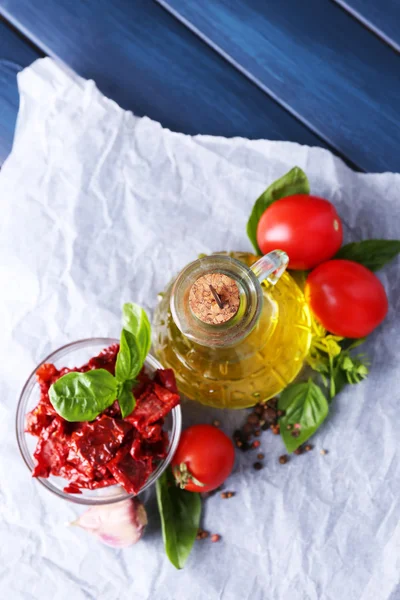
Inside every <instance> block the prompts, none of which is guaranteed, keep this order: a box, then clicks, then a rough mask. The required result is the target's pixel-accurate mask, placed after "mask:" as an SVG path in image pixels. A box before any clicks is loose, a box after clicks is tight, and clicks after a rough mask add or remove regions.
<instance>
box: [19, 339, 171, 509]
mask: <svg viewBox="0 0 400 600" xmlns="http://www.w3.org/2000/svg"><path fill="white" fill-rule="evenodd" d="M116 343H119V340H116V339H113V338H90V339H85V340H79V341H77V342H72V343H71V344H67V345H66V346H62V348H59V349H58V350H56V351H55V352H52V353H51V354H49V356H47V357H46V358H45V359H44V360H43V361H42V362H41V363H40V364H39V365H37V367H36V368H35V369H34V371H33V372H32V373H31V375H30V376H29V378H28V380H27V382H26V383H25V385H24V387H23V389H22V392H21V395H20V398H19V402H18V406H17V415H16V429H17V441H18V446H19V449H20V451H21V455H22V458H23V459H24V461H25V464H26V465H27V467H28V469H29V471H30V472H32V471H33V468H34V466H35V464H34V459H33V452H34V450H35V447H36V444H37V437H35V436H33V435H31V434H29V433H26V432H25V415H26V413H27V412H29V411H31V410H32V409H33V408H35V406H36V405H37V403H38V402H39V398H40V388H39V385H38V383H37V381H36V371H37V369H38V368H39V367H40V366H41V365H42V364H43V363H53V364H54V365H55V366H56V367H57V368H61V367H70V368H72V367H76V366H80V365H83V364H84V363H86V362H87V361H88V360H89V359H90V358H92V356H97V355H98V354H99V353H100V352H101V350H103V349H104V348H107V347H108V346H111V344H116ZM145 367H146V369H147V370H148V372H150V374H153V373H154V372H155V371H156V370H157V369H162V368H163V367H162V365H161V364H160V363H159V362H158V361H157V360H156V359H155V358H154V357H153V356H151V355H150V354H149V355H148V356H147V358H146V360H145ZM181 425H182V418H181V409H180V406H179V405H178V406H176V407H175V408H173V409H172V411H171V412H170V413H169V414H168V415H167V417H166V418H165V424H164V429H165V430H166V431H167V432H168V438H169V446H168V451H167V456H166V458H165V459H164V460H163V461H161V462H160V464H159V465H158V466H157V468H156V469H155V471H154V472H153V473H152V474H151V475H150V477H149V479H148V480H147V481H146V483H145V485H144V486H143V487H142V489H141V490H140V492H139V493H142V492H143V491H144V490H146V489H148V488H149V487H150V486H152V485H153V483H155V481H156V480H157V479H158V478H159V477H160V475H161V474H162V473H163V472H164V471H165V469H166V468H167V466H168V465H169V463H170V462H171V460H172V457H173V455H174V453H175V451H176V447H177V445H178V442H179V437H180V433H181ZM37 480H38V481H39V482H40V483H41V484H42V485H43V486H44V487H45V488H46V489H48V490H49V491H50V492H52V493H53V494H56V495H57V496H59V497H60V498H64V500H69V501H70V502H75V503H76V504H86V505H100V504H113V503H114V502H120V501H121V500H126V499H127V498H132V497H133V496H134V495H135V494H128V492H126V491H125V490H124V489H123V488H122V487H121V486H119V485H113V486H110V487H108V488H102V489H98V490H85V489H82V490H81V492H82V493H81V494H70V493H66V492H64V491H63V488H64V487H65V486H66V485H68V481H67V480H66V479H64V478H62V477H55V476H53V475H51V476H50V477H49V478H47V479H46V478H43V477H38V478H37Z"/></svg>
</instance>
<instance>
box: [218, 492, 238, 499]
mask: <svg viewBox="0 0 400 600" xmlns="http://www.w3.org/2000/svg"><path fill="white" fill-rule="evenodd" d="M234 495H235V492H222V494H221V498H223V499H224V500H226V499H227V498H233V496H234Z"/></svg>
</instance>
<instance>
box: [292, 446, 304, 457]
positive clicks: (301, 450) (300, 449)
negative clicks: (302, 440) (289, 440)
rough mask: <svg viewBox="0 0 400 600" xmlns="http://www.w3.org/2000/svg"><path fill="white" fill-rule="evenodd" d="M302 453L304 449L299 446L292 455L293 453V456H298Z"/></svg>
mask: <svg viewBox="0 0 400 600" xmlns="http://www.w3.org/2000/svg"><path fill="white" fill-rule="evenodd" d="M303 452H304V448H303V446H299V447H298V448H297V449H296V450H295V451H294V453H295V454H297V455H299V454H303Z"/></svg>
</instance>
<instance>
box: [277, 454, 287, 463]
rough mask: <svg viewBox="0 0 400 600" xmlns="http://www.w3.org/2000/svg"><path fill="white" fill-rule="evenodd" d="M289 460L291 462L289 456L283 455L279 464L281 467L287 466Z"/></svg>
mask: <svg viewBox="0 0 400 600" xmlns="http://www.w3.org/2000/svg"><path fill="white" fill-rule="evenodd" d="M288 460H289V457H288V455H287V454H282V456H280V457H279V462H280V464H281V465H286V463H287V462H288Z"/></svg>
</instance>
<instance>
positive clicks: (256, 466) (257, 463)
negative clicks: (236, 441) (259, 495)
mask: <svg viewBox="0 0 400 600" xmlns="http://www.w3.org/2000/svg"><path fill="white" fill-rule="evenodd" d="M253 467H254V469H255V470H256V471H260V470H261V469H262V468H263V464H262V463H260V462H255V463H254V464H253Z"/></svg>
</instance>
